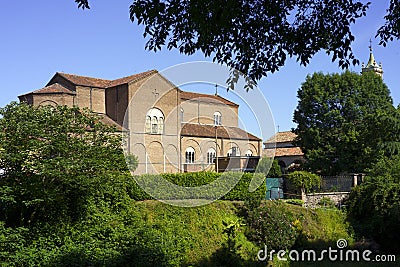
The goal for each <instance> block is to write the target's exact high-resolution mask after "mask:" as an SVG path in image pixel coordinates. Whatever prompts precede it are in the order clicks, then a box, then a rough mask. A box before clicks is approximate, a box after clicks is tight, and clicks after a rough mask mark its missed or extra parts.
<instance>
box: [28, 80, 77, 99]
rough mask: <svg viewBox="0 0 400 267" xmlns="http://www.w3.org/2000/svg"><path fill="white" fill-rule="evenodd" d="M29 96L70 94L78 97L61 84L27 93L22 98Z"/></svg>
mask: <svg viewBox="0 0 400 267" xmlns="http://www.w3.org/2000/svg"><path fill="white" fill-rule="evenodd" d="M29 94H69V95H76V92H74V91H71V90H69V89H67V88H65V87H64V86H62V85H61V84H58V83H54V84H52V85H49V86H46V87H44V88H41V89H38V90H35V91H33V92H30V93H26V94H23V95H20V96H24V95H29Z"/></svg>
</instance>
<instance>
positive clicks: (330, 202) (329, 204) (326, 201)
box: [318, 197, 336, 208]
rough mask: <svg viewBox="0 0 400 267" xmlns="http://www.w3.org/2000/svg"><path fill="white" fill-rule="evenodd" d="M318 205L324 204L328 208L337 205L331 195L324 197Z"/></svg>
mask: <svg viewBox="0 0 400 267" xmlns="http://www.w3.org/2000/svg"><path fill="white" fill-rule="evenodd" d="M318 205H320V206H323V207H328V208H333V207H335V206H336V205H335V203H334V202H333V200H332V199H330V198H329V197H323V198H321V199H320V200H319V201H318Z"/></svg>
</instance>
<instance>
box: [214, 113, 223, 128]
mask: <svg viewBox="0 0 400 267" xmlns="http://www.w3.org/2000/svg"><path fill="white" fill-rule="evenodd" d="M214 125H222V115H221V113H220V112H218V111H216V112H214Z"/></svg>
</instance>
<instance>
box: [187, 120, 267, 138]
mask: <svg viewBox="0 0 400 267" xmlns="http://www.w3.org/2000/svg"><path fill="white" fill-rule="evenodd" d="M181 135H183V136H193V137H209V138H215V136H216V135H217V137H218V138H224V139H236V140H249V141H261V139H260V138H258V137H257V136H255V135H252V134H251V133H248V132H246V131H244V130H242V129H240V128H238V127H227V126H217V134H216V135H215V126H213V125H205V124H197V123H185V124H183V125H182V129H181Z"/></svg>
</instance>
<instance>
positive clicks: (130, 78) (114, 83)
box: [107, 70, 157, 87]
mask: <svg viewBox="0 0 400 267" xmlns="http://www.w3.org/2000/svg"><path fill="white" fill-rule="evenodd" d="M156 73H157V71H156V70H149V71H145V72H142V73H138V74H134V75H130V76H127V77H123V78H119V79H116V80H112V81H111V82H110V83H109V84H108V86H107V87H113V86H117V85H121V84H126V83H130V82H134V81H137V80H140V79H142V78H145V77H148V76H150V75H153V74H156Z"/></svg>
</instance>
